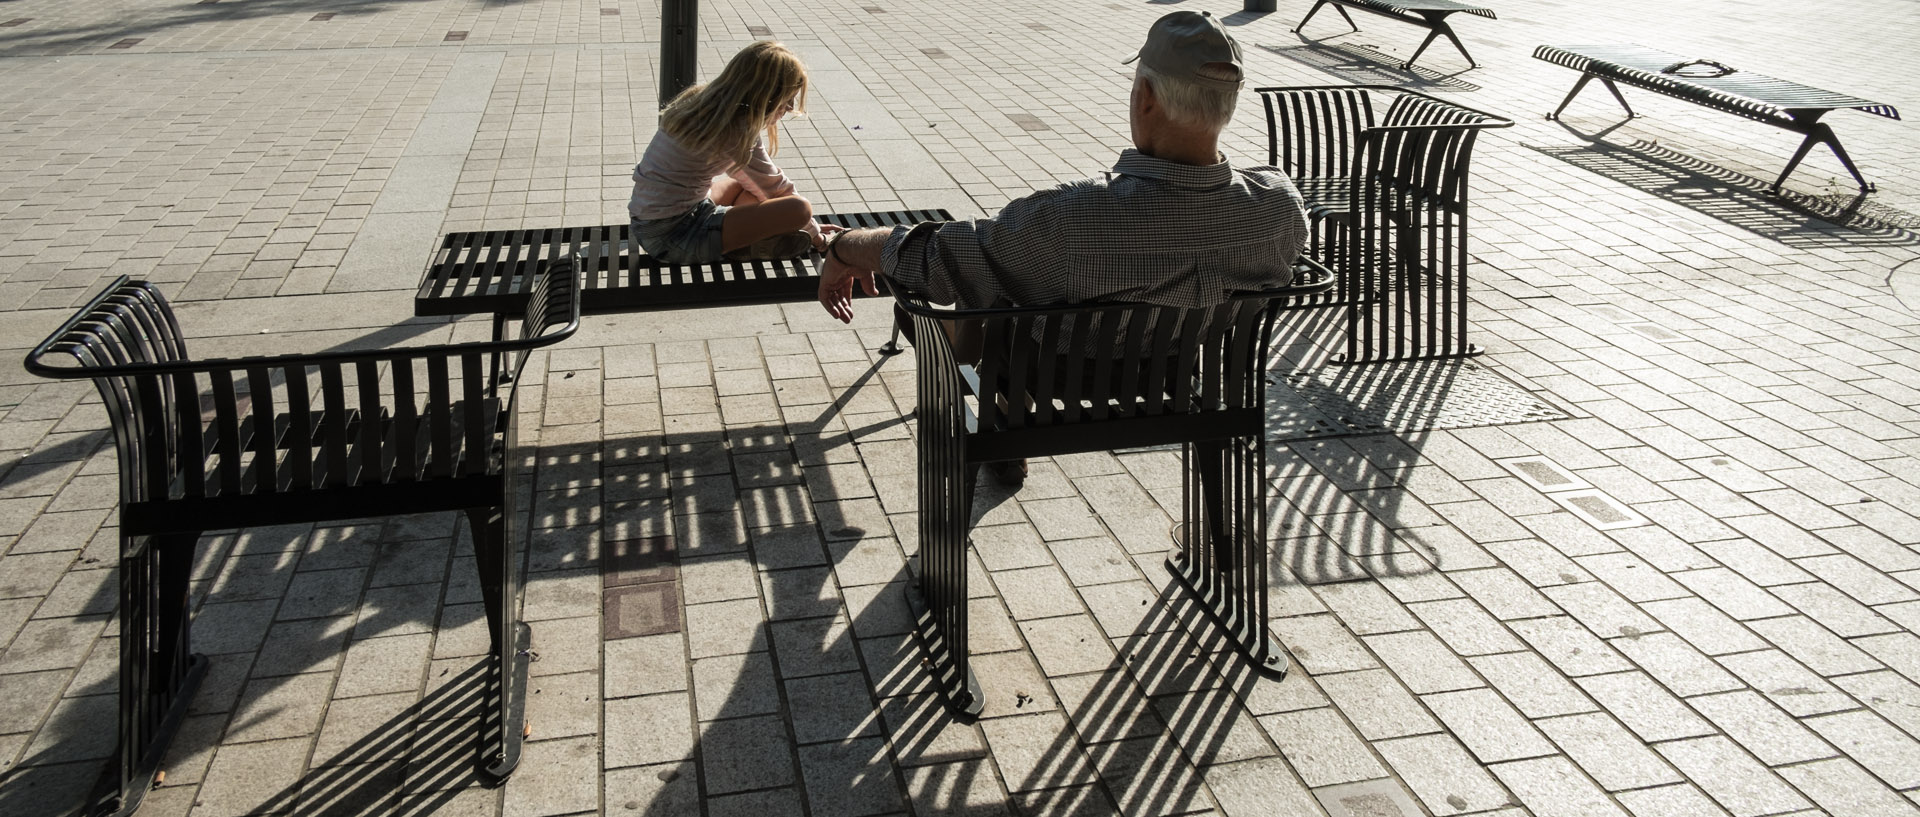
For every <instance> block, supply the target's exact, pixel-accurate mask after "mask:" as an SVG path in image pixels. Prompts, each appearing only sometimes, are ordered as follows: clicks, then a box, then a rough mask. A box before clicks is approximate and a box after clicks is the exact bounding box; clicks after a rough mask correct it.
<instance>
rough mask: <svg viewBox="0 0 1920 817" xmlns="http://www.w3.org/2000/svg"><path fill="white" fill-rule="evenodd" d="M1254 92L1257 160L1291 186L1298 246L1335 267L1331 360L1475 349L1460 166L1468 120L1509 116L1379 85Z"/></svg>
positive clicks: (1498, 121)
mask: <svg viewBox="0 0 1920 817" xmlns="http://www.w3.org/2000/svg"><path fill="white" fill-rule="evenodd" d="M1255 93H1258V94H1259V95H1260V100H1261V103H1262V104H1263V105H1264V106H1265V108H1266V114H1267V163H1268V164H1271V165H1275V166H1277V167H1279V168H1280V169H1281V170H1284V171H1286V173H1287V175H1288V176H1289V177H1291V178H1292V179H1293V182H1294V184H1295V186H1297V187H1298V188H1299V189H1300V194H1301V196H1302V197H1303V198H1305V199H1306V203H1307V217H1308V221H1309V223H1310V224H1311V226H1312V229H1313V233H1312V235H1313V243H1312V246H1311V248H1310V251H1311V252H1312V253H1314V255H1315V256H1316V257H1317V258H1319V259H1320V260H1321V261H1323V262H1324V263H1325V264H1326V265H1327V266H1329V267H1332V268H1333V270H1334V271H1335V272H1336V273H1338V275H1339V278H1340V284H1339V287H1338V288H1337V289H1336V290H1335V292H1334V293H1333V298H1334V299H1335V300H1336V302H1338V303H1341V304H1343V305H1344V306H1345V307H1346V309H1345V312H1346V337H1345V341H1346V343H1345V346H1346V349H1345V351H1344V352H1342V353H1339V354H1336V355H1334V357H1333V359H1332V360H1333V362H1334V363H1372V362H1380V361H1388V360H1413V359H1419V358H1436V357H1455V356H1464V355H1475V354H1479V353H1480V351H1481V350H1480V347H1479V346H1478V345H1476V344H1473V343H1471V342H1469V341H1468V340H1467V305H1468V303H1469V299H1468V296H1467V260H1468V258H1469V255H1468V252H1467V215H1468V212H1467V174H1468V170H1469V167H1470V165H1471V163H1472V159H1473V147H1474V143H1475V141H1476V140H1477V138H1478V136H1479V133H1480V131H1482V130H1487V129H1491V128H1505V127H1510V126H1512V125H1513V121H1512V120H1510V119H1507V118H1505V117H1502V116H1496V115H1494V114H1490V113H1486V112H1484V111H1478V110H1474V109H1472V108H1468V107H1464V106H1461V105H1456V104H1454V103H1452V102H1448V101H1446V100H1442V99H1436V98H1434V97H1430V96H1427V95H1425V94H1418V93H1414V92H1412V91H1407V90H1404V89H1401V88H1396V87H1391V86H1382V85H1338V86H1300V87H1276V88H1258V89H1255ZM1376 108H1383V109H1384V110H1381V111H1378V112H1376Z"/></svg>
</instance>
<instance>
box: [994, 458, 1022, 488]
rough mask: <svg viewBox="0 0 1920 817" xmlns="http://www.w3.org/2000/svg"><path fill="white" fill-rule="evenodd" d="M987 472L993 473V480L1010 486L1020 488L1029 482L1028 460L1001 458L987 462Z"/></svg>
mask: <svg viewBox="0 0 1920 817" xmlns="http://www.w3.org/2000/svg"><path fill="white" fill-rule="evenodd" d="M987 473H989V474H992V475H993V481H994V482H998V483H1000V484H1001V485H1005V486H1007V487H1008V488H1018V487H1020V486H1022V485H1025V484H1026V483H1027V461H1026V460H1001V461H999V462H990V463H987Z"/></svg>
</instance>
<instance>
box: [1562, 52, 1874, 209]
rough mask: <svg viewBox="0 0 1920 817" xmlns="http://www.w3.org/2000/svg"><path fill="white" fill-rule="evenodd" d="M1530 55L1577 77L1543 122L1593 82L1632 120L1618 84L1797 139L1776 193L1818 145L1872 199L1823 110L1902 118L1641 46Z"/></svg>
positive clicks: (1861, 102)
mask: <svg viewBox="0 0 1920 817" xmlns="http://www.w3.org/2000/svg"><path fill="white" fill-rule="evenodd" d="M1533 56H1534V57H1535V58H1536V59H1542V60H1546V61H1547V62H1550V63H1553V64H1555V65H1561V66H1565V67H1567V68H1572V69H1574V70H1576V71H1579V72H1581V73H1580V79H1579V80H1578V81H1577V82H1575V83H1574V84H1573V90H1572V91H1569V92H1567V97H1566V99H1563V100H1561V101H1560V107H1558V108H1555V109H1553V113H1550V114H1547V118H1548V119H1558V118H1559V116H1560V112H1561V111H1564V110H1566V109H1567V103H1569V102H1572V101H1573V98H1574V97H1575V96H1576V95H1578V94H1579V93H1580V90H1581V89H1582V88H1585V87H1587V83H1588V82H1590V81H1592V80H1593V79H1595V78H1598V79H1599V80H1600V84H1602V85H1605V86H1606V88H1607V90H1608V91H1611V92H1613V98H1614V99H1617V100H1619V101H1620V107H1622V108H1625V109H1626V111H1627V116H1628V117H1632V116H1633V115H1634V113H1633V107H1632V106H1630V105H1628V104H1627V98H1626V97H1624V96H1621V95H1620V88H1619V87H1618V86H1616V85H1614V82H1615V81H1616V80H1617V81H1619V82H1624V83H1626V84H1628V85H1632V86H1634V87H1636V88H1644V89H1646V90H1649V91H1653V92H1655V93H1658V94H1663V95H1666V96H1670V97H1673V98H1674V99H1679V100H1684V101H1686V102H1691V103H1694V104H1696V105H1702V106H1705V107H1708V108H1712V109H1714V110H1717V111H1725V112H1727V113H1730V114H1733V115H1735V116H1740V117H1745V118H1747V119H1751V120H1753V121H1755V122H1764V123H1766V124H1768V125H1772V126H1774V127H1776V128H1782V129H1785V130H1789V131H1793V132H1794V133H1798V134H1803V135H1804V136H1805V137H1806V138H1804V139H1802V140H1801V141H1800V147H1799V149H1797V150H1795V151H1794V152H1793V158H1792V159H1791V160H1789V161H1788V162H1787V169H1786V170H1783V171H1781V172H1780V178H1778V179H1775V180H1774V182H1773V188H1772V189H1773V192H1775V193H1778V192H1780V186H1781V185H1782V184H1785V183H1786V181H1787V177H1788V176H1789V175H1792V174H1793V169H1794V168H1796V167H1799V166H1800V160H1801V159H1805V158H1806V157H1807V151H1809V150H1812V149H1813V146H1814V145H1816V144H1820V143H1825V144H1826V146H1827V147H1828V148H1831V149H1832V150H1833V155H1834V156H1835V157H1836V158H1838V159H1839V160H1840V164H1842V165H1844V166H1845V167H1846V168H1847V172H1848V173H1851V174H1853V179H1854V181H1857V182H1859V183H1860V189H1861V190H1863V191H1868V192H1871V191H1872V190H1873V189H1874V188H1873V185H1872V184H1870V183H1868V182H1867V180H1866V178H1865V177H1864V176H1861V175H1860V170H1859V168H1856V167H1854V166H1853V159H1851V158H1849V157H1848V156H1847V151H1846V150H1845V149H1843V148H1841V147H1840V139H1839V138H1838V137H1836V136H1834V135H1833V129H1832V128H1830V127H1828V126H1827V125H1826V124H1825V123H1823V122H1821V121H1820V117H1822V116H1825V115H1826V113H1827V112H1828V111H1832V110H1837V109H1841V108H1854V109H1857V110H1861V111H1866V112H1867V113H1870V114H1874V115H1876V116H1884V117H1887V118H1888V119H1899V118H1900V112H1899V111H1896V110H1894V109H1893V106H1892V105H1887V104H1883V103H1879V102H1873V101H1871V100H1866V99H1861V98H1859V97H1853V96H1847V95H1846V94H1840V93H1835V92H1833V91H1823V90H1821V89H1819V88H1814V87H1811V86H1807V85H1802V84H1800V83H1798V82H1792V81H1790V80H1784V79H1778V78H1776V77H1770V76H1767V75H1765V74H1756V73H1754V72H1752V71H1740V70H1735V69H1732V68H1728V67H1726V66H1724V65H1721V64H1719V63H1717V62H1713V61H1711V60H1690V59H1687V58H1685V57H1682V56H1680V55H1678V54H1670V53H1668V52H1665V51H1660V50H1658V49H1653V48H1647V47H1646V46H1640V45H1543V46H1540V47H1539V48H1536V49H1534V51H1533Z"/></svg>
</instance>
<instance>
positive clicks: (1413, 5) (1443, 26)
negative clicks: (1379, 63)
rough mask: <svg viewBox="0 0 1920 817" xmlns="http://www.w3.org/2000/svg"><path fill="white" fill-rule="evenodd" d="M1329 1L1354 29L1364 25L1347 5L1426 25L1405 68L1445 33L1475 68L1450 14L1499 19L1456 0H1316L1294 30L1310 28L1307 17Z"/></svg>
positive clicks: (1488, 12)
mask: <svg viewBox="0 0 1920 817" xmlns="http://www.w3.org/2000/svg"><path fill="white" fill-rule="evenodd" d="M1328 3H1332V4H1333V10H1334V11H1337V12H1340V16H1341V17H1342V18H1345V19H1346V21H1347V25H1349V26H1353V30H1354V31H1359V30H1360V26H1358V25H1355V24H1354V22H1353V17H1352V16H1350V15H1348V14H1347V9H1359V10H1360V11H1365V12H1371V13H1373V14H1378V15H1380V16H1382V17H1386V18H1388V19H1392V20H1399V21H1400V22H1403V23H1411V24H1413V25H1416V26H1419V27H1421V28H1424V29H1426V30H1427V38H1426V39H1425V40H1422V41H1420V47H1419V48H1416V49H1414V50H1413V56H1411V57H1408V58H1407V61H1406V62H1404V63H1401V64H1400V67H1401V68H1402V69H1406V68H1411V67H1413V61H1414V60H1417V59H1420V54H1421V52H1424V51H1426V50H1427V46H1429V45H1433V41H1434V39H1435V38H1437V37H1441V36H1445V37H1446V38H1447V40H1448V41H1449V42H1452V43H1453V47H1454V48H1457V49H1460V56H1462V57H1466V58H1467V65H1469V66H1471V67H1474V68H1478V67H1480V66H1479V64H1478V63H1476V62H1474V61H1473V55H1472V54H1468V53H1467V47H1466V46H1464V45H1461V44H1460V38H1459V37H1456V36H1454V33H1453V26H1450V25H1447V17H1449V16H1451V15H1453V14H1457V13H1460V12H1465V13H1467V14H1471V15H1474V16H1476V17H1485V18H1487V19H1489V20H1492V19H1496V18H1495V17H1494V16H1493V9H1489V8H1482V7H1480V6H1475V5H1469V4H1467V3H1460V2H1455V0H1315V2H1314V4H1313V8H1310V9H1307V16H1305V17H1302V18H1300V24H1299V25H1297V26H1294V27H1293V33H1295V34H1298V33H1300V29H1303V28H1306V27H1307V21H1308V20H1311V19H1313V15H1314V13H1316V12H1318V11H1319V10H1320V7H1321V6H1324V5H1326V4H1328Z"/></svg>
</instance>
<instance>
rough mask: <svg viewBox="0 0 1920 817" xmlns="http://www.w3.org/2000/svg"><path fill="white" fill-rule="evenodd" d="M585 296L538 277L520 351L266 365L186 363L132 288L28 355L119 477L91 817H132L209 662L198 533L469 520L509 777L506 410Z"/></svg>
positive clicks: (513, 654)
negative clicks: (98, 816) (94, 816)
mask: <svg viewBox="0 0 1920 817" xmlns="http://www.w3.org/2000/svg"><path fill="white" fill-rule="evenodd" d="M577 281H578V278H577V277H576V276H575V275H574V274H573V268H572V266H571V265H570V264H569V263H568V262H566V261H562V262H560V263H558V264H553V265H549V266H548V267H547V268H545V269H544V270H543V271H542V272H541V273H540V274H539V275H537V276H533V280H531V281H529V282H528V283H527V285H526V287H525V290H526V291H525V292H524V293H523V294H522V296H521V299H522V302H521V303H520V304H519V305H518V308H517V310H516V311H518V312H520V313H524V314H525V315H526V319H525V320H524V321H522V322H521V325H520V330H519V332H518V335H517V337H514V338H511V339H500V338H496V339H494V340H491V341H479V342H465V343H455V344H443V345H431V346H409V347H399V348H383V349H368V350H361V351H346V352H340V351H333V352H322V353H319V354H292V355H277V356H272V357H238V358H225V359H221V358H197V357H193V356H191V355H189V354H188V353H187V343H186V339H185V338H184V337H183V336H182V334H181V332H180V325H179V323H178V322H177V321H176V320H175V318H174V313H173V309H172V307H170V306H169V305H168V304H167V300H166V298H164V297H162V296H161V294H160V290H159V289H158V288H157V287H155V286H154V285H153V284H151V283H148V282H146V281H129V280H128V279H127V278H126V277H125V276H122V277H121V278H120V279H119V280H117V281H115V282H114V283H112V284H111V285H109V286H108V287H107V288H106V289H105V290H102V291H101V292H100V294H98V295H96V296H94V298H93V299H92V300H91V301H89V302H88V303H87V304H86V305H85V306H83V307H81V309H80V311H79V312H77V313H76V314H74V316H73V317H71V318H69V319H68V320H67V321H66V323H65V324H63V325H62V326H61V327H60V328H59V329H57V330H55V331H54V333H53V334H52V335H50V336H49V337H48V338H47V339H46V340H44V341H42V342H41V343H40V344H39V345H38V346H35V347H34V349H33V351H32V352H30V353H28V355H27V358H26V362H25V366H26V369H27V371H29V372H32V373H33V374H36V375H39V376H41V377H52V378H64V379H90V380H92V381H93V383H94V386H95V387H96V388H98V389H99V391H100V399H101V402H102V403H103V404H104V407H105V409H106V415H107V417H106V419H107V420H108V421H109V423H110V424H111V427H112V429H113V438H114V443H115V452H116V454H117V455H118V462H119V469H120V508H119V511H120V526H119V531H120V548H119V567H120V608H119V611H118V618H119V621H120V638H119V649H120V696H119V709H120V711H119V718H118V728H119V748H118V749H117V750H116V753H115V757H114V763H113V765H112V766H110V767H109V768H108V770H107V772H106V774H105V775H103V777H102V780H101V787H100V788H101V791H99V792H98V793H97V795H96V805H97V806H98V808H97V809H95V810H94V813H114V814H119V815H126V814H131V813H132V812H133V811H134V809H136V808H138V807H139V805H140V799H141V797H142V796H144V795H145V794H146V792H147V790H148V789H149V788H151V787H152V784H153V781H154V775H155V774H156V773H157V772H158V771H159V766H160V761H161V759H162V758H163V757H165V755H166V752H167V745H168V744H169V743H170V742H171V741H172V739H173V737H174V735H175V733H176V732H177V731H178V730H179V727H180V724H181V723H182V722H183V721H184V720H185V718H186V715H187V709H188V706H189V705H190V704H191V702H192V699H193V693H194V691H195V689H196V688H198V687H199V685H200V681H201V679H202V678H203V677H205V675H206V672H207V667H208V660H207V658H206V657H205V656H202V655H198V654H195V653H194V652H193V644H192V638H191V635H192V618H191V616H190V615H189V611H190V609H191V604H192V600H193V593H192V588H191V580H192V575H193V559H194V545H195V543H196V542H197V541H198V540H199V538H200V536H201V534H203V533H205V532H206V531H217V530H228V529H234V528H248V527H257V526H263V525H284V524H297V523H308V522H318V521H324V520H339V519H359V518H364V517H373V516H387V515H393V514H415V513H432V512H440V511H465V512H466V514H467V519H468V521H469V523H470V525H471V528H472V533H473V549H474V553H475V556H476V559H475V561H476V566H477V568H478V571H479V573H480V581H479V584H480V592H481V598H482V601H483V602H484V604H483V606H484V607H485V608H486V616H487V628H488V632H489V634H490V635H491V636H492V639H491V640H492V650H491V653H490V655H489V656H488V665H489V671H490V672H491V673H492V674H493V681H492V683H491V685H490V687H491V692H490V694H489V695H488V696H487V702H486V705H484V706H482V707H480V711H479V712H478V713H477V714H478V715H479V720H480V728H479V730H478V732H477V733H478V734H480V735H481V736H482V738H483V739H484V740H486V741H487V742H488V744H489V745H490V746H492V747H495V748H494V751H491V752H487V753H484V754H483V755H482V757H481V758H480V765H481V769H480V771H481V773H482V774H483V775H484V777H485V779H487V780H489V781H496V782H497V781H500V780H504V779H506V777H507V775H508V774H510V773H511V772H512V771H513V769H514V766H515V764H517V763H518V762H519V759H520V741H521V738H522V734H521V729H522V725H523V723H524V714H525V706H526V685H527V664H528V662H529V661H530V660H531V659H530V657H529V650H530V645H531V643H532V638H533V634H532V631H531V630H530V629H529V628H528V627H527V625H526V624H525V623H523V622H521V620H520V595H521V594H520V563H521V561H522V558H523V557H522V555H521V554H522V551H521V550H520V549H519V535H520V534H519V532H518V531H516V527H517V526H518V525H519V524H521V522H520V521H519V518H518V514H517V513H516V512H515V510H514V503H515V497H516V495H517V493H518V491H517V486H516V484H515V483H516V472H517V471H519V470H520V469H519V468H518V466H517V462H518V460H519V456H520V452H517V451H515V450H514V449H515V445H516V442H515V426H514V422H515V416H516V413H515V411H514V400H515V396H516V394H517V391H518V390H517V388H516V384H517V381H518V376H519V372H520V367H521V366H522V365H523V364H524V363H525V362H526V360H527V354H528V352H529V351H531V350H533V349H535V348H538V347H543V346H549V345H552V344H555V343H558V342H560V341H562V340H565V339H566V338H568V337H569V336H571V335H572V334H573V333H574V331H575V330H576V329H578V328H579V326H580V310H579V300H578V299H577V298H576V296H575V286H576V283H577Z"/></svg>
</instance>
